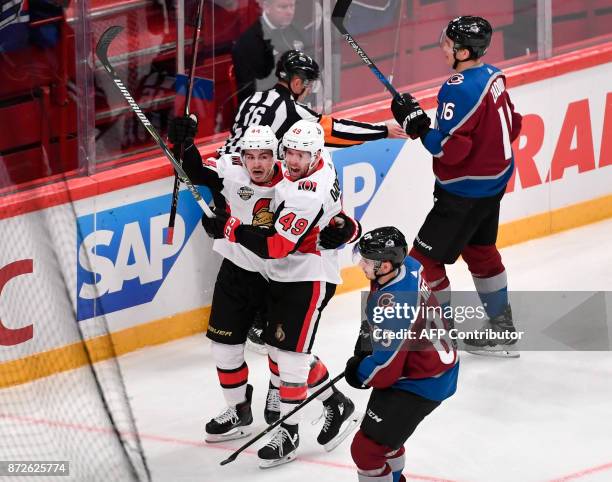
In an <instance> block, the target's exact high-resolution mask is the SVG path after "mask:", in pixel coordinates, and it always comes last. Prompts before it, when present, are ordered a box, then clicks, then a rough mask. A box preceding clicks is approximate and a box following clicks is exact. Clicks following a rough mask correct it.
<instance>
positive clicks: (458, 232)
mask: <svg viewBox="0 0 612 482" xmlns="http://www.w3.org/2000/svg"><path fill="white" fill-rule="evenodd" d="M491 35H492V29H491V25H490V24H489V22H487V21H486V20H485V19H484V18H480V17H472V16H464V17H458V18H456V19H454V20H452V21H451V22H449V24H448V25H447V27H446V28H445V29H444V30H443V32H442V35H441V38H440V47H441V49H442V52H443V55H444V58H445V59H446V62H447V64H448V65H449V67H451V68H452V69H454V70H455V72H456V73H455V74H453V75H452V76H451V77H450V78H449V79H448V80H447V81H446V82H445V83H444V84H443V85H442V88H441V89H440V91H439V93H438V109H437V111H436V122H435V125H434V127H433V128H431V127H430V120H429V118H428V117H427V115H426V114H425V113H424V112H423V110H422V109H421V107H420V105H419V104H418V102H417V101H416V100H415V99H413V98H411V97H410V96H409V95H404V96H403V99H404V102H399V101H398V99H394V100H393V102H392V104H391V109H392V111H393V115H394V116H395V119H396V120H397V121H398V122H399V123H400V124H401V125H402V126H403V127H404V129H405V130H406V133H407V134H408V135H409V136H410V137H411V138H413V139H416V138H420V139H421V142H422V143H423V145H424V146H425V148H426V149H427V150H428V151H429V152H430V153H431V154H432V155H433V170H434V174H435V177H436V183H435V188H434V202H435V204H434V207H433V209H432V210H431V211H430V212H429V214H428V216H427V218H426V219H425V222H424V224H423V226H422V227H421V229H420V231H419V233H418V235H417V237H416V239H415V240H414V246H413V248H412V250H411V251H410V255H411V256H412V257H414V258H416V259H418V260H419V262H420V263H421V264H422V265H423V267H424V269H425V279H426V280H427V281H428V283H429V285H430V286H431V287H432V289H433V290H434V291H436V293H437V297H438V300H439V301H440V302H441V303H444V302H448V301H450V282H449V280H448V278H447V276H446V270H445V268H444V265H445V264H453V263H454V262H455V261H456V260H457V258H458V257H459V255H461V256H462V257H463V259H464V260H465V262H466V263H467V265H468V268H469V270H470V272H471V273H472V278H473V280H474V285H475V287H476V290H477V291H478V294H479V296H480V298H481V301H482V303H483V305H484V307H485V309H486V311H487V315H488V317H489V322H488V325H489V326H488V327H489V328H491V329H493V330H495V331H496V332H505V333H507V334H508V335H511V334H513V333H514V332H515V331H516V330H515V327H514V324H513V321H512V312H511V309H510V305H509V304H508V296H507V277H506V270H505V268H504V265H503V264H502V260H501V255H500V254H499V251H498V250H497V247H496V246H495V243H496V240H497V231H498V225H499V206H500V201H501V199H502V197H503V195H504V192H505V190H506V184H507V183H508V180H509V179H510V177H511V176H512V172H513V169H514V161H513V154H512V146H511V143H512V141H514V140H515V139H516V138H517V137H518V135H519V132H520V130H521V120H522V117H521V115H520V114H518V113H517V112H515V111H514V106H513V105H512V102H511V101H510V96H509V94H508V91H507V90H506V78H505V76H504V74H503V73H502V72H501V71H500V70H499V69H498V68H496V67H494V66H492V65H489V64H486V63H483V62H482V60H481V58H482V56H483V55H485V53H486V51H487V48H488V46H489V44H490V42H491ZM485 328H486V327H485ZM496 338H497V337H496ZM507 340H508V341H507V345H510V344H512V343H515V341H516V340H513V339H511V337H510V336H508V337H507ZM466 343H468V341H467V340H466ZM497 343H498V341H497V340H495V341H493V340H487V339H486V338H482V339H480V340H474V341H471V342H470V344H473V345H474V346H475V347H477V348H486V347H487V346H489V347H491V348H493V351H495V352H496V353H498V354H502V355H506V356H518V354H514V355H513V354H511V353H510V352H507V351H506V350H505V349H504V348H508V347H507V346H506V345H503V344H502V345H497Z"/></svg>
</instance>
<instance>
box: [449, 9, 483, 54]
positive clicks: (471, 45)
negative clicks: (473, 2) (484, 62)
mask: <svg viewBox="0 0 612 482" xmlns="http://www.w3.org/2000/svg"><path fill="white" fill-rule="evenodd" d="M442 34H443V35H446V36H447V37H448V38H449V39H451V40H452V41H453V42H454V46H453V48H454V50H455V52H456V51H457V50H459V49H468V50H469V51H470V52H471V55H470V58H472V59H477V58H479V57H482V56H483V55H484V54H485V53H486V52H487V49H488V48H489V45H490V44H491V36H492V35H493V29H492V28H491V24H490V23H489V22H488V21H487V20H485V19H484V18H482V17H474V16H472V15H465V16H462V17H457V18H455V19H453V20H451V21H450V22H449V23H448V25H447V26H446V28H445V29H444V30H443V32H442Z"/></svg>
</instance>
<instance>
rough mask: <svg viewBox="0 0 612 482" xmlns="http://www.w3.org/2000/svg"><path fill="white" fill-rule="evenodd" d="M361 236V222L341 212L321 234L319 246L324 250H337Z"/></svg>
mask: <svg viewBox="0 0 612 482" xmlns="http://www.w3.org/2000/svg"><path fill="white" fill-rule="evenodd" d="M359 236H361V224H359V221H357V220H356V219H353V218H351V217H349V216H347V215H346V214H344V213H343V212H340V213H338V214H337V215H336V216H334V217H333V218H332V220H331V221H330V222H329V224H328V225H327V226H325V228H323V230H322V231H321V232H320V233H319V246H321V247H322V248H323V249H337V248H339V247H340V246H342V245H343V244H345V243H352V242H353V241H355V240H356V239H358V238H359Z"/></svg>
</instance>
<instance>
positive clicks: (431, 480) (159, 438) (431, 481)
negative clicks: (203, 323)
mask: <svg viewBox="0 0 612 482" xmlns="http://www.w3.org/2000/svg"><path fill="white" fill-rule="evenodd" d="M0 419H5V420H14V421H19V422H26V423H31V424H35V425H46V426H48V427H58V428H68V429H74V430H81V431H84V432H92V433H105V434H109V435H110V434H114V433H115V431H114V430H113V429H110V428H104V427H93V426H89V425H83V424H78V423H72V422H62V421H57V420H45V419H40V418H33V417H24V416H21V415H10V414H0ZM121 435H123V436H128V437H134V436H135V434H134V433H133V432H121ZM138 435H139V436H140V438H141V439H145V440H151V441H155V442H164V443H174V444H177V445H188V446H190V447H205V448H210V449H216V450H223V451H224V452H234V451H235V450H236V448H235V447H228V446H227V445H223V444H207V443H205V442H204V441H196V440H186V439H179V438H174V437H166V436H164V435H153V434H145V433H138ZM243 453H245V454H248V455H253V456H255V455H257V451H255V450H245V451H244V452H243ZM296 461H300V462H303V463H307V464H312V465H319V466H324V467H333V468H337V469H345V470H347V469H348V470H351V471H354V470H355V466H354V465H350V464H343V463H340V462H326V461H324V460H316V459H309V458H305V457H301V456H300V457H297V458H296ZM611 465H612V464H611ZM404 476H405V477H406V479H408V480H425V481H427V482H454V481H453V480H451V479H442V478H439V477H430V476H428V475H419V474H411V473H407V472H404Z"/></svg>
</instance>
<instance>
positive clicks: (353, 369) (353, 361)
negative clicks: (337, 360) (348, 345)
mask: <svg viewBox="0 0 612 482" xmlns="http://www.w3.org/2000/svg"><path fill="white" fill-rule="evenodd" d="M361 360H363V358H361V357H359V356H352V357H351V358H349V359H348V360H347V362H346V368H345V369H344V378H345V379H346V383H348V384H349V385H350V386H351V387H353V388H357V389H358V390H367V389H368V388H370V387H367V386H365V385H363V384H362V383H361V380H359V376H358V375H357V369H358V368H359V364H360V363H361Z"/></svg>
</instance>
